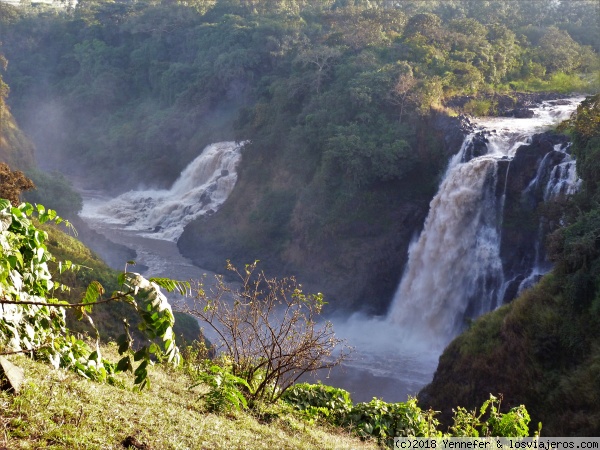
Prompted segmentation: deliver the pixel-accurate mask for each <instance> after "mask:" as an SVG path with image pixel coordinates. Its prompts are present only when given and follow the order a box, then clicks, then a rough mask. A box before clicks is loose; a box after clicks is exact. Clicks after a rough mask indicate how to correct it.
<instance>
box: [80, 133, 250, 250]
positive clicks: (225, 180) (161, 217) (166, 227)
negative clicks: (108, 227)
mask: <svg viewBox="0 0 600 450" xmlns="http://www.w3.org/2000/svg"><path fill="white" fill-rule="evenodd" d="M242 146H243V143H236V142H219V143H216V144H211V145H209V146H207V147H206V148H205V149H204V150H203V151H202V153H201V154H200V155H199V156H198V157H197V158H196V159H194V160H193V161H192V162H191V163H190V164H189V165H188V166H187V167H186V168H185V169H184V170H183V172H181V175H180V176H179V178H178V179H177V180H176V181H175V183H174V184H173V186H172V187H171V189H168V190H155V189H154V190H153V189H149V190H138V191H129V192H126V193H124V194H122V195H120V196H118V197H116V198H114V199H110V200H108V201H104V200H100V199H96V200H91V201H88V202H86V203H85V206H84V208H83V211H82V212H81V216H82V217H84V218H89V219H93V220H96V221H99V222H104V223H108V224H112V225H117V226H120V227H123V228H124V229H126V230H132V231H137V232H142V233H144V235H146V236H148V237H153V238H156V239H164V240H169V241H177V239H178V238H179V236H181V233H183V228H184V227H185V226H186V225H187V224H188V223H189V222H191V221H192V220H194V219H195V218H197V217H199V216H201V215H205V214H212V213H214V212H215V211H216V210H217V209H218V208H219V206H221V205H222V204H223V202H224V201H225V200H226V199H227V197H228V196H229V194H230V193H231V191H232V190H233V187H234V186H235V183H236V181H237V173H236V167H237V164H238V162H239V161H240V158H241V147H242Z"/></svg>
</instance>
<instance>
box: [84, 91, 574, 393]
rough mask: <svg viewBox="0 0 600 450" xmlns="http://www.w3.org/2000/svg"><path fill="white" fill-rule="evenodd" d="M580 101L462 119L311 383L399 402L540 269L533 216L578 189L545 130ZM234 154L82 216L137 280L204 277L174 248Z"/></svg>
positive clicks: (101, 197)
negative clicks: (388, 263)
mask: <svg viewBox="0 0 600 450" xmlns="http://www.w3.org/2000/svg"><path fill="white" fill-rule="evenodd" d="M581 100H582V98H572V99H562V100H554V101H546V102H542V103H541V104H538V105H536V106H532V107H530V108H529V109H528V111H531V114H528V115H530V117H527V118H516V117H498V118H471V119H468V120H467V124H468V126H467V129H465V130H463V132H464V134H465V137H464V141H463V144H462V146H461V147H460V148H456V149H455V150H454V152H453V155H452V156H451V158H450V160H449V161H448V167H447V169H446V172H445V175H444V177H443V179H442V181H441V183H440V187H439V190H438V192H437V194H436V195H435V197H434V198H433V199H432V200H431V203H430V208H429V213H428V215H427V218H426V220H425V222H424V224H423V228H422V230H421V231H420V232H419V233H418V235H416V236H415V238H414V240H413V242H412V243H411V244H410V247H409V252H408V262H407V263H406V265H405V267H404V271H403V274H401V276H400V274H399V277H398V278H399V280H400V281H399V284H398V287H397V291H396V294H395V295H394V297H393V299H389V300H388V301H387V302H388V304H389V308H388V314H387V315H386V316H369V315H365V314H360V313H356V314H353V315H350V316H348V315H347V314H344V315H342V314H339V315H338V314H336V312H335V311H333V312H332V313H331V315H330V319H331V320H332V321H333V322H334V326H335V330H336V332H337V335H338V336H340V337H343V338H346V339H348V342H349V344H350V345H352V346H354V347H355V349H356V351H355V353H354V354H353V355H352V357H351V360H350V361H348V362H347V363H345V364H344V365H343V366H342V367H341V368H336V369H334V370H332V371H331V372H330V373H321V374H318V375H317V377H316V379H320V380H322V381H324V382H326V383H327V384H332V385H336V386H339V387H343V388H345V389H347V390H349V391H350V392H351V393H352V396H353V399H354V400H355V401H368V400H370V399H371V398H372V397H374V396H375V397H382V398H383V399H384V400H386V401H404V400H406V396H407V395H416V394H417V393H418V391H419V390H420V389H421V388H422V387H423V386H425V385H426V384H427V383H428V382H429V381H430V380H431V378H432V376H433V373H434V371H435V369H436V366H437V359H438V357H439V355H440V353H441V352H442V350H443V349H444V347H445V346H446V345H447V344H448V343H449V342H450V341H451V340H452V339H453V338H454V337H455V336H457V335H458V334H459V333H460V332H461V331H462V330H463V329H464V328H465V327H466V326H467V324H468V322H469V321H470V320H472V319H475V318H476V317H478V316H479V315H481V314H484V313H486V312H489V311H491V310H493V309H495V308H497V307H498V306H500V305H502V304H503V303H505V302H507V301H510V300H512V299H513V298H514V297H515V296H516V295H517V294H518V293H519V292H521V291H522V290H523V289H526V288H527V287H529V286H531V285H532V284H533V283H535V282H536V281H537V279H539V277H540V276H541V275H542V274H543V273H545V272H547V271H548V270H549V269H550V265H549V263H548V262H547V261H546V260H545V255H544V251H543V239H544V236H545V233H547V232H548V231H549V228H550V227H551V226H552V225H551V224H548V223H547V221H544V220H542V219H540V218H539V217H538V216H537V212H536V211H537V208H538V206H539V205H540V204H542V203H543V202H547V201H550V200H552V199H553V198H556V197H559V196H563V195H570V194H572V193H574V192H575V191H576V190H577V188H578V180H577V177H576V174H575V162H574V160H573V159H572V158H571V156H570V154H569V143H568V141H567V140H566V138H565V137H564V136H559V135H555V134H552V133H544V132H545V131H546V130H548V129H550V128H551V127H552V126H554V125H556V124H557V123H558V122H559V121H561V120H564V119H566V118H568V117H569V115H570V114H571V112H572V111H574V109H575V108H576V106H577V104H578V103H579V102H580V101H581ZM243 155H244V150H243V143H235V142H222V143H216V144H212V145H210V146H208V147H207V148H206V149H204V151H203V152H202V153H201V154H200V155H199V156H198V157H197V158H196V159H195V160H194V161H193V162H192V163H190V164H189V165H188V167H187V168H186V169H185V170H184V171H182V173H181V175H180V177H179V178H178V179H177V181H175V183H174V184H173V186H172V187H171V188H170V189H165V190H156V189H150V190H148V189H144V190H137V191H130V192H127V193H125V194H122V195H120V196H118V197H114V198H111V197H107V196H106V195H105V194H103V193H101V192H90V191H85V192H83V196H84V208H83V210H82V212H81V217H82V218H83V220H84V221H85V222H87V224H88V225H89V226H90V227H91V228H92V229H94V230H96V231H97V232H99V233H101V234H103V235H104V236H106V238H108V239H109V240H111V241H113V242H114V243H116V244H120V245H123V246H126V247H128V248H130V249H132V250H134V251H135V253H136V258H135V259H136V263H137V264H138V269H137V270H140V271H143V272H144V274H145V275H147V276H167V277H174V278H178V279H199V278H201V277H203V276H204V275H205V274H206V277H205V279H206V280H209V279H210V278H211V277H212V274H211V273H209V272H208V271H207V270H204V269H202V268H199V267H197V266H195V265H194V264H193V263H192V261H191V260H189V259H188V258H186V257H184V256H182V255H181V253H180V249H179V248H178V247H177V244H176V242H177V240H178V238H179V236H180V235H181V233H182V232H183V230H184V227H185V226H186V224H187V223H189V222H191V221H193V220H194V219H197V218H198V217H201V216H203V217H210V216H211V215H212V214H215V212H216V211H217V210H218V209H219V207H220V206H221V205H222V204H223V203H224V202H226V199H227V197H228V195H229V194H230V192H231V191H232V190H233V189H235V183H236V179H237V174H236V170H237V168H238V165H243V164H244V156H243ZM208 220H210V219H208ZM227 257H228V255H225V254H224V255H223V261H225V259H227ZM133 270H136V269H133ZM365 300H367V301H368V300H369V299H365ZM208 337H209V338H211V336H210V334H209V335H208Z"/></svg>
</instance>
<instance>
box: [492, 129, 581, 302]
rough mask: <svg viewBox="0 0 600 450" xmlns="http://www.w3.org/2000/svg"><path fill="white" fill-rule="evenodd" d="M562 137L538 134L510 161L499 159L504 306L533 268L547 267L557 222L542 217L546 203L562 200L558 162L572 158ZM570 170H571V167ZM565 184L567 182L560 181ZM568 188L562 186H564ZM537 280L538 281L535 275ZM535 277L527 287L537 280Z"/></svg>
mask: <svg viewBox="0 0 600 450" xmlns="http://www.w3.org/2000/svg"><path fill="white" fill-rule="evenodd" d="M567 145H568V138H567V137H566V136H565V135H561V134H556V133H552V132H547V133H543V134H537V135H535V136H534V137H533V139H532V141H531V143H530V144H528V145H523V146H521V147H519V148H518V149H517V152H516V153H515V157H514V158H513V159H512V161H510V162H509V161H506V162H505V161H501V165H500V167H499V171H498V177H499V179H505V180H506V182H505V184H501V186H503V189H504V191H503V192H502V193H499V194H500V195H504V217H503V222H502V241H501V246H500V256H501V259H502V265H503V271H504V277H505V281H506V282H507V283H508V284H507V286H506V291H505V295H504V299H503V300H504V302H508V301H510V300H512V299H514V298H515V297H516V295H517V292H518V290H519V287H520V286H521V287H528V286H523V285H522V283H523V282H524V280H525V279H526V278H527V277H528V276H529V275H530V274H531V273H532V270H537V271H538V272H540V273H544V272H546V271H548V270H549V269H550V267H551V265H550V263H549V262H548V261H547V260H546V252H545V245H544V244H545V236H546V235H547V234H548V233H550V232H551V231H553V230H554V229H555V228H556V227H557V226H558V223H556V222H554V221H551V220H549V219H548V218H547V217H546V216H545V214H544V207H547V206H548V203H547V202H548V201H550V202H552V201H556V200H559V199H560V196H561V194H565V193H566V192H560V188H559V189H556V191H554V189H553V186H554V184H553V182H554V181H555V180H554V178H556V177H557V176H560V175H561V174H560V169H561V168H560V167H557V166H559V165H560V164H561V163H563V162H565V161H566V160H568V159H570V157H569V155H568V153H567V152H565V151H564V149H566V148H567ZM572 169H573V170H574V166H573V168H572ZM564 181H565V183H566V182H567V180H564ZM565 187H566V185H565ZM538 279H539V277H538ZM538 279H535V276H534V277H532V279H531V280H530V283H531V284H532V283H534V282H536V281H538Z"/></svg>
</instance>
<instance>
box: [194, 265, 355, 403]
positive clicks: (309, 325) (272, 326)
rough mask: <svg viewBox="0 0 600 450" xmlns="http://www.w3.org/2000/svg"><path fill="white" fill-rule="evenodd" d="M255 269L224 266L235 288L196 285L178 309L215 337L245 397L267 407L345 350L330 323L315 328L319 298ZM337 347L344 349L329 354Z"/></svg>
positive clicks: (335, 360)
mask: <svg viewBox="0 0 600 450" xmlns="http://www.w3.org/2000/svg"><path fill="white" fill-rule="evenodd" d="M256 264H257V263H256V262H255V263H253V264H248V265H246V267H245V270H244V272H243V273H240V272H239V271H238V270H237V269H236V268H235V267H234V266H233V265H232V264H231V263H229V261H228V262H227V269H228V270H229V271H231V272H233V273H234V274H235V275H236V277H237V278H239V280H240V281H241V287H240V288H239V289H237V288H233V287H231V285H230V284H226V283H225V281H224V278H223V277H222V276H217V283H216V286H215V287H214V288H213V289H212V290H211V292H206V291H205V290H204V288H203V286H200V287H199V289H198V293H197V302H196V304H195V306H193V307H184V308H183V309H184V312H186V313H188V314H191V315H192V316H194V317H196V318H198V319H200V320H202V321H203V322H206V323H207V324H208V326H210V327H211V328H212V329H213V330H214V331H215V332H216V333H217V335H218V337H219V340H220V342H216V343H215V344H216V345H217V346H218V349H219V350H220V352H222V354H223V355H224V356H225V358H226V359H227V360H228V361H230V363H231V372H232V374H233V375H234V376H236V377H240V378H242V379H244V380H245V381H246V382H247V384H248V386H249V387H250V391H249V392H248V393H247V395H248V397H249V398H250V399H252V400H258V399H261V400H266V401H269V402H273V401H276V400H277V399H279V398H280V397H281V395H282V394H283V393H284V392H285V391H286V390H287V389H288V388H289V387H290V386H292V385H293V384H294V383H295V382H296V381H297V380H298V379H299V378H300V377H301V376H302V375H304V374H305V373H307V372H308V373H311V372H314V371H316V370H319V369H329V368H332V367H334V366H337V365H339V364H340V363H341V362H342V361H343V360H344V359H345V358H346V357H347V355H348V350H349V349H348V347H346V345H345V344H344V342H343V341H342V340H341V339H338V338H336V337H335V333H334V332H333V326H332V324H331V322H325V323H324V324H322V325H319V324H317V317H318V315H319V314H320V313H321V310H322V308H323V306H324V305H325V302H324V301H323V296H322V294H304V293H303V292H302V290H301V286H300V285H299V284H298V283H297V282H296V280H295V279H294V278H284V279H277V278H269V277H267V276H266V275H265V274H264V273H263V272H258V273H256ZM339 344H344V345H342V349H341V350H340V351H339V352H338V353H335V354H334V350H335V348H336V347H337V346H338V345H339Z"/></svg>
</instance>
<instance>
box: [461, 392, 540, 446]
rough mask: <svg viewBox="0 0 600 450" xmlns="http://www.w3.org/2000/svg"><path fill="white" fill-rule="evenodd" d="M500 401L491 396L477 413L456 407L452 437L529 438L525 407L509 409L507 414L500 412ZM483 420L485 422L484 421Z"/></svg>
mask: <svg viewBox="0 0 600 450" xmlns="http://www.w3.org/2000/svg"><path fill="white" fill-rule="evenodd" d="M500 405H501V400H498V399H497V398H496V397H494V396H493V395H490V398H489V399H488V400H486V401H485V402H484V403H483V405H482V406H481V408H480V409H479V413H477V411H476V410H474V411H467V410H466V409H465V408H462V407H458V408H456V410H454V418H453V420H454V422H453V424H452V426H450V432H451V434H452V436H467V437H488V436H503V437H526V436H529V422H530V421H531V418H530V417H529V413H528V412H527V409H525V406H523V405H520V406H517V407H515V408H511V409H510V411H508V412H507V413H504V414H503V413H501V412H500ZM484 419H485V420H484Z"/></svg>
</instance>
